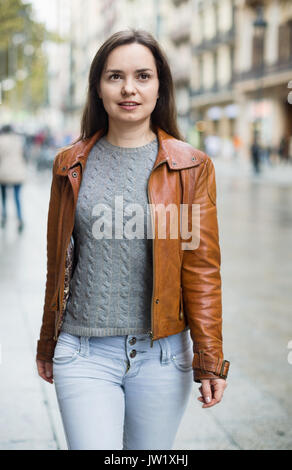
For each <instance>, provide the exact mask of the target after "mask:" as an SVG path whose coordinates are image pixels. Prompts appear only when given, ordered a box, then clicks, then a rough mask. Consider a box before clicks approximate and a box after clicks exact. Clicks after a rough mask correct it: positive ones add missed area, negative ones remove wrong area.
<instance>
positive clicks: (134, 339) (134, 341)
mask: <svg viewBox="0 0 292 470" xmlns="http://www.w3.org/2000/svg"><path fill="white" fill-rule="evenodd" d="M129 343H130V344H131V346H132V345H133V344H135V343H136V338H135V337H133V338H131V339H130V341H129Z"/></svg>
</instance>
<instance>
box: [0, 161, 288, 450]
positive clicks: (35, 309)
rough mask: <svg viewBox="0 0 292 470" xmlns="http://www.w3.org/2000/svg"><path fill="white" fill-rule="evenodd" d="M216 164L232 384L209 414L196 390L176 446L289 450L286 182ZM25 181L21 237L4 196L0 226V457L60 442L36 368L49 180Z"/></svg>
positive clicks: (54, 409) (51, 397)
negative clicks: (6, 214) (5, 219)
mask: <svg viewBox="0 0 292 470" xmlns="http://www.w3.org/2000/svg"><path fill="white" fill-rule="evenodd" d="M214 163H215V167H216V175H217V193H218V196H217V197H218V199H217V200H218V215H219V229H220V238H221V249H222V281H223V309H224V322H223V334H224V352H225V357H226V358H227V359H229V360H230V361H231V368H230V377H229V380H228V387H227V389H226V392H225V396H224V399H223V401H222V402H221V403H220V404H219V405H217V406H216V407H213V408H211V409H209V410H208V409H207V410H204V409H202V408H201V406H200V404H199V402H198V401H197V399H196V397H197V396H198V391H197V389H198V387H199V384H194V389H193V394H192V397H191V399H190V401H189V405H188V408H187V411H186V413H185V415H184V418H183V421H182V423H181V426H180V428H179V431H178V434H177V438H176V441H175V446H174V448H175V449H292V393H291V392H292V386H291V383H292V365H290V364H289V363H288V360H287V356H288V352H289V351H288V348H287V345H288V341H289V340H291V339H292V325H291V303H292V289H291V266H292V250H291V239H292V237H291V235H292V209H291V208H292V178H290V176H289V177H288V176H287V175H288V170H287V169H286V170H287V171H286V170H285V171H282V170H279V169H277V170H276V172H275V173H274V174H272V173H269V175H268V173H267V174H266V176H265V178H266V179H265V180H264V178H262V179H261V180H260V182H259V181H258V179H259V177H253V176H252V175H250V174H249V175H248V173H246V174H241V173H240V172H238V171H237V169H236V168H235V169H234V168H231V167H230V166H228V163H227V162H224V161H216V162H214ZM268 171H269V170H268ZM30 175H31V176H30V180H29V183H27V184H26V185H25V186H24V187H23V207H24V218H25V221H26V226H25V229H24V232H23V233H22V234H18V233H17V231H16V224H17V221H16V217H15V214H16V212H15V208H14V206H13V200H12V193H11V197H10V198H9V205H8V212H9V213H10V214H12V215H11V219H10V220H9V224H8V226H7V227H6V229H5V230H3V229H1V228H0V260H1V263H0V298H1V315H0V343H1V353H2V361H1V364H0V381H1V398H0V449H51V450H58V449H66V442H65V438H64V433H63V429H62V423H61V420H60V415H59V410H58V406H57V401H56V396H55V390H54V386H53V385H50V384H48V383H46V382H44V381H42V380H41V379H40V378H39V376H38V375H37V371H36V366H35V348H36V341H37V339H38V335H39V328H40V324H41V316H42V309H43V300H44V286H45V275H46V218H47V209H48V201H49V191H50V172H48V173H44V174H37V173H35V172H34V171H31V173H30ZM273 175H274V178H273ZM275 175H277V177H276V176H275ZM289 178H290V180H289Z"/></svg>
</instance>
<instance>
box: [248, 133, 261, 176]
mask: <svg viewBox="0 0 292 470" xmlns="http://www.w3.org/2000/svg"><path fill="white" fill-rule="evenodd" d="M250 152H251V157H252V164H253V169H254V172H255V173H256V174H259V173H260V159H261V147H260V145H259V142H258V134H254V140H253V143H252V146H251V148H250Z"/></svg>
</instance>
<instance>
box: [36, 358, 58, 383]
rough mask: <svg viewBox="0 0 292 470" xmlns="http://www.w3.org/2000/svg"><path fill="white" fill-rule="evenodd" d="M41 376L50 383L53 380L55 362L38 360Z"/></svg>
mask: <svg viewBox="0 0 292 470" xmlns="http://www.w3.org/2000/svg"><path fill="white" fill-rule="evenodd" d="M36 363H37V368H38V373H39V376H40V377H41V378H42V379H44V380H45V381H46V382H49V383H50V384H52V383H54V381H53V363H52V362H48V361H41V360H40V359H37V360H36Z"/></svg>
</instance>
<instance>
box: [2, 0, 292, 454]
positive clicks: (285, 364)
mask: <svg viewBox="0 0 292 470" xmlns="http://www.w3.org/2000/svg"><path fill="white" fill-rule="evenodd" d="M46 3H47V2H40V1H33V2H27V1H26V2H22V1H20V0H3V1H2V2H1V6H0V29H1V31H3V35H0V128H1V127H2V126H5V125H7V124H10V125H12V126H13V129H14V132H15V133H16V134H17V135H18V136H22V138H23V142H24V160H25V162H26V169H27V176H26V179H25V181H24V182H23V184H22V186H21V189H20V204H21V210H22V215H21V219H20V217H19V213H18V212H17V209H16V206H15V202H14V193H13V188H9V187H8V188H7V195H6V198H7V208H6V210H7V216H6V217H5V218H4V216H3V215H4V212H3V206H2V208H1V209H0V216H1V226H0V300H1V303H0V390H1V392H0V449H51V450H57V449H66V448H67V447H66V442H65V438H64V433H63V429H62V423H61V419H60V415H59V410H58V406H57V401H56V395H55V390H54V386H53V385H50V384H48V383H47V382H44V381H43V380H42V379H41V378H40V377H39V376H38V374H37V370H36V364H35V354H36V342H37V340H38V337H39V330H40V326H41V319H42V312H43V301H44V289H45V278H46V223H47V212H48V203H49V195H50V184H51V168H52V162H53V158H54V156H55V154H56V151H57V148H59V147H61V146H63V145H66V144H68V143H70V142H71V141H72V140H73V139H74V138H75V137H77V136H78V131H79V123H80V116H81V112H82V106H83V104H84V100H85V92H86V86H87V83H86V80H87V75H88V71H89V65H90V62H91V60H92V58H93V56H94V54H95V52H96V51H97V49H98V47H99V46H100V45H101V43H102V42H103V41H104V40H105V39H106V38H107V37H108V36H109V35H110V34H111V33H112V32H115V31H118V30H120V29H124V28H126V27H128V26H136V27H143V28H145V29H147V30H149V31H150V32H152V33H153V35H154V36H155V37H156V38H157V39H158V40H159V42H160V43H161V44H162V45H163V47H164V48H165V51H166V53H167V55H168V58H169V61H170V64H171V68H172V72H173V77H174V82H175V88H176V98H177V106H178V122H179V126H180V129H181V131H182V133H183V135H184V136H185V138H186V140H187V141H189V142H190V143H191V144H192V145H194V146H195V147H197V148H200V149H202V150H204V151H206V152H207V153H208V154H209V155H210V157H211V158H212V160H213V162H214V165H215V170H216V181H217V207H218V220H219V234H220V244H221V252H222V270H221V273H222V287H223V338H224V355H225V358H226V359H228V360H230V362H231V367H230V374H229V378H228V387H227V389H226V391H225V394H224V398H223V400H222V402H221V403H220V404H219V405H217V406H215V407H213V408H210V409H202V408H201V405H200V403H199V402H198V400H197V396H199V392H198V387H199V384H195V383H194V388H193V394H192V397H191V399H190V401H189V404H188V408H187V410H186V413H185V415H184V418H183V421H182V423H181V425H180V428H179V431H178V434H177V437H176V441H175V445H174V449H222V450H223V449H235V450H236V449H292V393H291V392H292V383H291V382H292V381H291V379H292V322H291V314H292V311H291V305H292V286H291V277H292V276H291V266H292V250H291V240H292V141H291V137H292V113H291V106H292V105H291V103H292V99H290V95H289V93H290V92H289V89H290V88H291V89H292V1H289V0H287V1H284V0H283V1H275V0H266V1H264V0H263V1H253V0H250V1H245V0H239V1H236V0H235V1H232V0H221V1H220V2H219V1H215V0H214V1H207V0H206V1H198V0H192V1H191V0H165V1H164V0H160V1H155V2H154V1H152V0H149V2H145V1H144V2H142V1H139V0H112V1H109V0H107V1H103V0H83V1H82V2H81V1H79V0H72V1H70V2H69V1H67V0H52V1H51V2H50V6H48V5H45V4H46ZM4 33H5V34H4ZM4 36H5V38H4ZM178 56H179V57H180V60H179V61H178V60H177V58H178ZM290 80H291V82H290ZM2 130H3V127H2ZM0 137H1V132H0ZM0 149H1V146H0ZM0 181H1V174H0ZM0 207H1V206H0Z"/></svg>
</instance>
